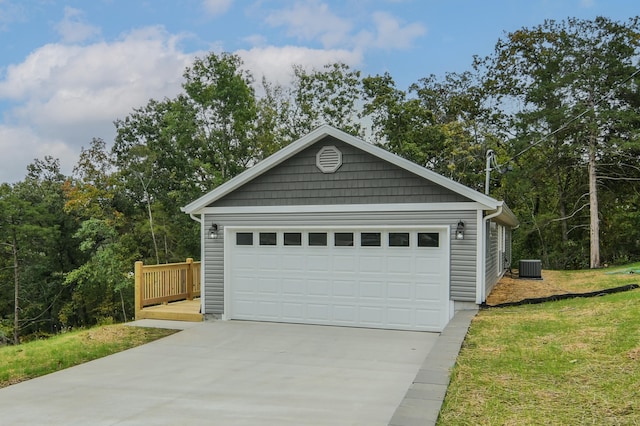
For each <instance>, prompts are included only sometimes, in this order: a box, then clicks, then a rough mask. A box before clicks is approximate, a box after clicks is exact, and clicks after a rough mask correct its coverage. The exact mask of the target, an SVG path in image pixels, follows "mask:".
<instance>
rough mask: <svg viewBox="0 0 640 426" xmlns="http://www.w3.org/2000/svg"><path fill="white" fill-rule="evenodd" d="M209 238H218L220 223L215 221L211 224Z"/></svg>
mask: <svg viewBox="0 0 640 426" xmlns="http://www.w3.org/2000/svg"><path fill="white" fill-rule="evenodd" d="M209 238H211V239H212V240H215V239H216V238H218V224H217V223H214V224H212V225H211V228H209Z"/></svg>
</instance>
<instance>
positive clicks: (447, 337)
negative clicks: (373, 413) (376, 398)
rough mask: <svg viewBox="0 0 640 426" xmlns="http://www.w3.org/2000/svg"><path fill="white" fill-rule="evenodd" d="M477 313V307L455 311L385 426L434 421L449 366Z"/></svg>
mask: <svg viewBox="0 0 640 426" xmlns="http://www.w3.org/2000/svg"><path fill="white" fill-rule="evenodd" d="M477 313H478V310H477V309H469V310H463V311H458V312H456V314H455V315H454V317H453V318H452V319H451V321H449V324H447V326H446V327H445V329H444V330H443V331H442V333H441V334H440V336H438V340H437V341H436V343H435V345H434V346H433V348H432V349H431V351H430V352H429V354H428V355H427V357H426V358H425V360H424V362H423V363H422V366H421V367H420V370H418V374H416V377H415V379H414V380H413V383H412V384H411V386H409V389H408V390H407V393H406V394H405V396H404V399H403V400H402V402H401V403H400V405H399V406H398V408H396V411H395V413H394V414H393V417H391V421H390V422H389V426H414V425H419V426H428V425H435V424H436V422H437V420H438V415H439V414H440V408H441V407H442V402H443V401H444V397H445V394H446V393H447V387H448V386H449V378H450V377H449V374H450V372H451V368H452V367H453V366H454V365H455V363H456V358H457V357H458V353H459V352H460V348H461V347H462V342H463V341H464V338H465V336H466V335H467V331H468V330H469V326H470V325H471V320H472V319H473V318H474V317H475V316H476V314H477Z"/></svg>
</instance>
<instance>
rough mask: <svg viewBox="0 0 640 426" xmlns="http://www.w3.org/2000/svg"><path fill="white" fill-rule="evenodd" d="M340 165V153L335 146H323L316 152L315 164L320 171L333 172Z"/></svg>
mask: <svg viewBox="0 0 640 426" xmlns="http://www.w3.org/2000/svg"><path fill="white" fill-rule="evenodd" d="M341 165H342V153H341V152H340V150H338V148H336V147H335V146H323V147H322V149H320V151H318V153H317V154H316V166H317V167H318V169H320V171H321V172H322V173H333V172H335V171H336V170H338V169H339V168H340V166H341Z"/></svg>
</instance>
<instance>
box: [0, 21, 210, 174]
mask: <svg viewBox="0 0 640 426" xmlns="http://www.w3.org/2000/svg"><path fill="white" fill-rule="evenodd" d="M180 39H181V36H175V35H170V34H167V33H166V31H164V30H163V29H162V28H160V27H151V28H144V29H141V30H136V31H133V32H131V33H128V34H125V35H123V37H122V38H121V39H119V40H117V41H115V42H112V43H95V44H91V45H87V46H69V45H61V44H48V45H45V46H42V47H40V48H38V49H36V50H35V51H33V52H32V53H31V54H30V55H29V56H28V57H27V58H26V59H25V60H24V61H23V62H22V63H19V64H14V65H11V66H9V68H8V69H7V71H6V73H5V75H4V79H2V80H0V101H1V100H2V99H3V98H4V99H11V100H13V102H12V103H13V104H14V105H15V106H14V107H13V109H11V110H9V111H5V117H4V123H5V127H4V128H3V132H4V133H3V136H2V138H3V139H2V142H1V143H2V150H1V151H0V152H11V153H12V154H11V156H10V158H12V159H13V160H11V161H12V163H16V164H20V161H24V160H25V157H24V155H21V154H20V155H18V154H16V152H15V150H9V149H10V147H9V146H7V144H9V143H10V142H8V141H14V140H20V139H27V140H29V141H37V142H38V143H37V144H36V143H33V144H32V145H29V144H27V145H16V146H20V149H21V150H22V149H23V147H25V146H26V147H28V146H33V147H36V146H42V147H43V149H42V150H40V151H38V150H35V149H29V151H27V152H29V155H28V157H29V158H28V161H26V162H24V164H20V165H19V167H18V169H21V170H24V167H25V166H26V164H28V163H29V162H30V161H32V159H33V157H36V156H38V157H41V156H44V155H53V156H56V155H58V154H64V155H65V156H66V155H67V154H68V153H70V152H73V153H76V154H75V155H77V153H78V152H79V149H80V146H87V145H88V144H89V142H90V141H91V139H92V138H93V137H101V138H103V139H104V140H105V141H107V143H109V142H111V141H113V137H114V136H115V128H114V126H113V121H114V120H115V119H117V118H124V117H125V116H126V115H128V114H129V113H130V112H131V111H132V109H133V108H136V107H140V106H143V105H145V104H146V103H147V102H148V101H149V99H151V98H154V99H162V98H164V97H173V96H175V95H176V94H178V93H179V92H180V91H181V89H182V88H181V84H182V81H183V78H182V74H183V72H184V69H185V67H187V66H189V65H190V64H191V63H192V61H193V58H194V56H195V55H197V54H198V53H194V54H187V53H184V52H183V51H182V50H180V49H179V48H178V42H179V41H180ZM8 128H9V129H13V130H11V131H9V130H7V129H8ZM20 129H29V130H20ZM18 134H20V135H19V136H16V135H18ZM25 135H26V136H25ZM16 157H17V158H16ZM65 161H72V163H71V165H70V166H69V165H68V164H67V166H69V167H67V169H68V170H70V167H73V163H74V162H75V160H73V159H69V158H66V159H63V158H61V162H62V163H63V166H65ZM0 167H1V169H2V173H3V174H4V175H6V174H7V172H6V171H5V170H9V168H5V165H2V166H0ZM16 167H17V166H15V165H14V164H12V166H11V168H10V169H11V170H13V171H15V170H16ZM18 176H20V175H18ZM21 176H24V172H22V173H21ZM5 179H7V178H6V177H5ZM19 179H20V177H18V178H17V179H15V178H14V179H12V180H19ZM0 181H2V179H0Z"/></svg>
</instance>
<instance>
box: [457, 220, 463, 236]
mask: <svg viewBox="0 0 640 426" xmlns="http://www.w3.org/2000/svg"><path fill="white" fill-rule="evenodd" d="M456 240H464V222H463V221H459V222H458V226H457V227H456Z"/></svg>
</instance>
